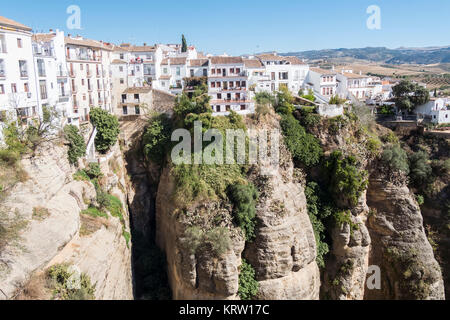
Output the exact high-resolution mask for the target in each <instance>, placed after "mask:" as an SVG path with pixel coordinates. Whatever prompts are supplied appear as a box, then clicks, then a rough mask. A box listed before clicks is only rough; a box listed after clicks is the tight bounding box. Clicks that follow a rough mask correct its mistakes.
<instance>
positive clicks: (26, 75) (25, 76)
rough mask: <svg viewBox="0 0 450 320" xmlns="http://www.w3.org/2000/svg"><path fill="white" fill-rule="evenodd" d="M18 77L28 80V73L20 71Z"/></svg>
mask: <svg viewBox="0 0 450 320" xmlns="http://www.w3.org/2000/svg"><path fill="white" fill-rule="evenodd" d="M20 77H21V78H28V71H25V70H21V71H20Z"/></svg>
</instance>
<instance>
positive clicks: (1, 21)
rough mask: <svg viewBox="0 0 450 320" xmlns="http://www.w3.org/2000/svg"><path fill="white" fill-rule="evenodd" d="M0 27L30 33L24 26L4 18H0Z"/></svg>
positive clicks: (29, 29) (28, 28)
mask: <svg viewBox="0 0 450 320" xmlns="http://www.w3.org/2000/svg"><path fill="white" fill-rule="evenodd" d="M0 25H1V26H5V27H10V28H17V29H21V30H25V31H31V28H30V27H27V26H26V25H24V24H21V23H19V22H16V21H14V20H11V19H8V18H5V17H2V16H0Z"/></svg>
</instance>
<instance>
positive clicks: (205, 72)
mask: <svg viewBox="0 0 450 320" xmlns="http://www.w3.org/2000/svg"><path fill="white" fill-rule="evenodd" d="M203 76H204V77H207V76H208V69H203Z"/></svg>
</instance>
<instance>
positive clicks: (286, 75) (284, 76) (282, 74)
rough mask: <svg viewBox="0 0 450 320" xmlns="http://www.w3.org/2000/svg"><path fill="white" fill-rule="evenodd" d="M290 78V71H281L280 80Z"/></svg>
mask: <svg viewBox="0 0 450 320" xmlns="http://www.w3.org/2000/svg"><path fill="white" fill-rule="evenodd" d="M288 78H289V73H288V72H280V74H279V79H280V80H288Z"/></svg>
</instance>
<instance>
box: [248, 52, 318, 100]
mask: <svg viewBox="0 0 450 320" xmlns="http://www.w3.org/2000/svg"><path fill="white" fill-rule="evenodd" d="M257 58H258V59H259V60H260V61H261V62H262V64H263V65H264V67H265V69H266V70H265V75H266V76H268V77H269V81H270V90H271V91H272V92H275V91H279V90H280V87H282V86H284V87H286V88H288V89H289V90H290V91H291V92H293V93H296V94H297V93H298V92H299V90H300V89H301V88H302V87H303V86H304V82H305V79H306V76H307V74H308V71H309V66H308V65H307V64H306V63H304V62H302V61H301V60H300V59H298V58H297V57H283V56H278V55H277V54H276V53H274V54H262V55H258V56H257Z"/></svg>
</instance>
